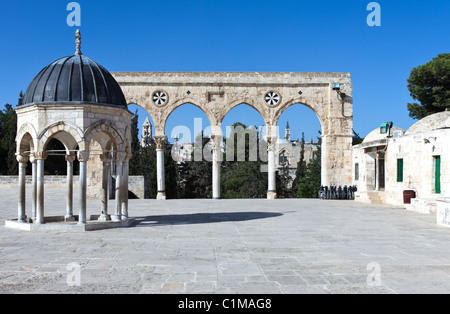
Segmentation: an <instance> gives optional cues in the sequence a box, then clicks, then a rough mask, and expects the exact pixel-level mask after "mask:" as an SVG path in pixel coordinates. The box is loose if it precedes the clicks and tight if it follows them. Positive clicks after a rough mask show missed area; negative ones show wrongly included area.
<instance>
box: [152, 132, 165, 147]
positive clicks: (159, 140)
mask: <svg viewBox="0 0 450 314" xmlns="http://www.w3.org/2000/svg"><path fill="white" fill-rule="evenodd" d="M154 139H155V143H156V149H164V146H165V145H166V141H167V136H165V135H156V136H155V137H154Z"/></svg>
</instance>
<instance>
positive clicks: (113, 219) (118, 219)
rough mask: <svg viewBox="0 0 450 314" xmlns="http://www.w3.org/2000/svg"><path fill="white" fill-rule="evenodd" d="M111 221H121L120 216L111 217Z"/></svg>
mask: <svg viewBox="0 0 450 314" xmlns="http://www.w3.org/2000/svg"><path fill="white" fill-rule="evenodd" d="M111 220H112V221H116V222H117V221H122V216H120V215H111Z"/></svg>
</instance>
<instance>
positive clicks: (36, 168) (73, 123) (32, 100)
mask: <svg viewBox="0 0 450 314" xmlns="http://www.w3.org/2000/svg"><path fill="white" fill-rule="evenodd" d="M80 47H81V35H80V33H79V31H77V34H76V52H75V54H74V55H71V56H68V57H64V58H61V59H58V60H56V61H54V62H52V63H51V64H50V65H48V66H47V67H45V68H44V69H42V71H40V72H39V74H38V75H37V76H36V77H35V78H34V79H33V81H32V82H31V83H30V85H29V87H28V89H27V92H26V94H25V97H24V100H23V105H21V106H19V107H17V108H16V113H17V126H18V130H17V137H16V142H17V153H16V155H17V161H18V162H19V192H20V193H19V194H20V197H19V203H18V219H17V221H18V222H19V223H31V224H37V225H40V224H45V223H46V222H47V218H48V217H47V218H46V217H45V213H44V198H45V197H44V188H45V187H44V164H45V160H46V158H47V156H48V155H49V154H54V153H57V154H65V157H66V161H67V193H66V200H67V205H66V208H65V212H62V213H61V214H62V217H63V220H65V221H67V222H70V221H74V220H76V221H78V224H79V225H85V224H86V222H87V220H89V217H87V211H86V210H87V208H86V204H87V202H86V200H87V198H88V194H89V193H94V194H97V197H98V198H99V199H100V200H99V207H98V214H99V215H98V220H100V221H110V220H113V221H117V222H120V221H126V220H127V219H128V194H127V193H126V191H128V186H127V185H128V160H129V158H130V153H131V151H130V142H131V141H130V136H131V135H130V121H131V117H132V114H131V112H129V111H128V109H127V102H126V100H125V97H124V94H123V92H122V90H121V88H120V86H119V85H118V83H117V82H116V80H115V79H114V77H113V76H112V75H111V74H110V73H109V72H108V71H107V70H106V69H105V68H103V67H102V66H101V65H99V64H98V63H96V62H94V61H92V60H91V59H89V58H88V57H86V56H84V55H83V54H82V53H81V48H80ZM52 139H56V140H59V141H60V142H61V143H62V144H63V145H64V148H65V149H64V151H58V152H55V151H48V149H47V145H48V143H49V142H50V140H52ZM75 158H78V160H79V162H80V176H79V189H80V199H79V214H78V215H75V214H74V212H73V207H74V206H73V161H74V160H75ZM28 162H31V163H32V173H33V174H32V184H31V186H32V191H31V192H32V204H31V205H32V206H31V215H29V216H27V215H26V206H25V187H26V182H25V181H26V180H25V169H26V166H27V163H28ZM112 168H114V169H115V199H116V206H115V212H114V213H113V214H112V215H110V214H109V213H108V200H109V195H108V193H109V189H108V187H109V185H110V182H111V180H112V176H111V170H112ZM64 214H65V215H64ZM20 227H22V226H20Z"/></svg>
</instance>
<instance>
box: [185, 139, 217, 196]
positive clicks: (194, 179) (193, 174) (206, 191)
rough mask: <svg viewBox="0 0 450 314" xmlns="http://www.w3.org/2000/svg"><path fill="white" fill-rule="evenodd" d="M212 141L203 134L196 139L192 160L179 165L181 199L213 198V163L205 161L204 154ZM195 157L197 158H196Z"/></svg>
mask: <svg viewBox="0 0 450 314" xmlns="http://www.w3.org/2000/svg"><path fill="white" fill-rule="evenodd" d="M209 141H210V138H209V137H205V136H204V135H203V132H201V133H199V134H198V135H197V137H196V138H195V149H194V151H193V152H192V154H191V160H190V161H185V162H182V163H180V164H179V165H178V172H177V181H178V195H179V197H180V198H211V197H212V162H211V161H208V160H205V158H204V156H203V152H204V151H205V146H206V145H207V143H208V142H209ZM194 156H195V158H194Z"/></svg>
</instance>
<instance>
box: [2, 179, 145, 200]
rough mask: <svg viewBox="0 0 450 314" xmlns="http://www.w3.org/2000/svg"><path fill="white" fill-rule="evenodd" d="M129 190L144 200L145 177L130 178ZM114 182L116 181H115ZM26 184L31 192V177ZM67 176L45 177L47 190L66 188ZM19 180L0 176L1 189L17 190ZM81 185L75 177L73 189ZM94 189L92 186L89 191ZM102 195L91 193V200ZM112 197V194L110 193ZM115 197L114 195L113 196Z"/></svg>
mask: <svg viewBox="0 0 450 314" xmlns="http://www.w3.org/2000/svg"><path fill="white" fill-rule="evenodd" d="M128 179H129V180H128V190H129V191H130V192H131V193H133V194H134V195H136V197H137V198H140V199H143V198H144V191H145V180H144V176H130V177H129V178H128ZM113 181H114V180H113ZM26 182H27V183H26V184H27V189H29V190H30V191H31V176H26ZM66 182H67V181H66V176H45V177H44V185H45V188H46V189H52V188H60V189H63V188H65V187H66ZM17 186H18V179H17V176H0V189H17ZM79 187H80V185H79V177H78V176H74V177H73V188H74V189H78V188H79ZM91 188H93V187H92V186H90V187H89V189H91ZM100 195H101V193H98V194H97V195H95V193H90V197H89V199H100V198H99V197H100ZM110 195H111V193H110ZM111 196H112V197H114V194H112V195H111Z"/></svg>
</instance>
